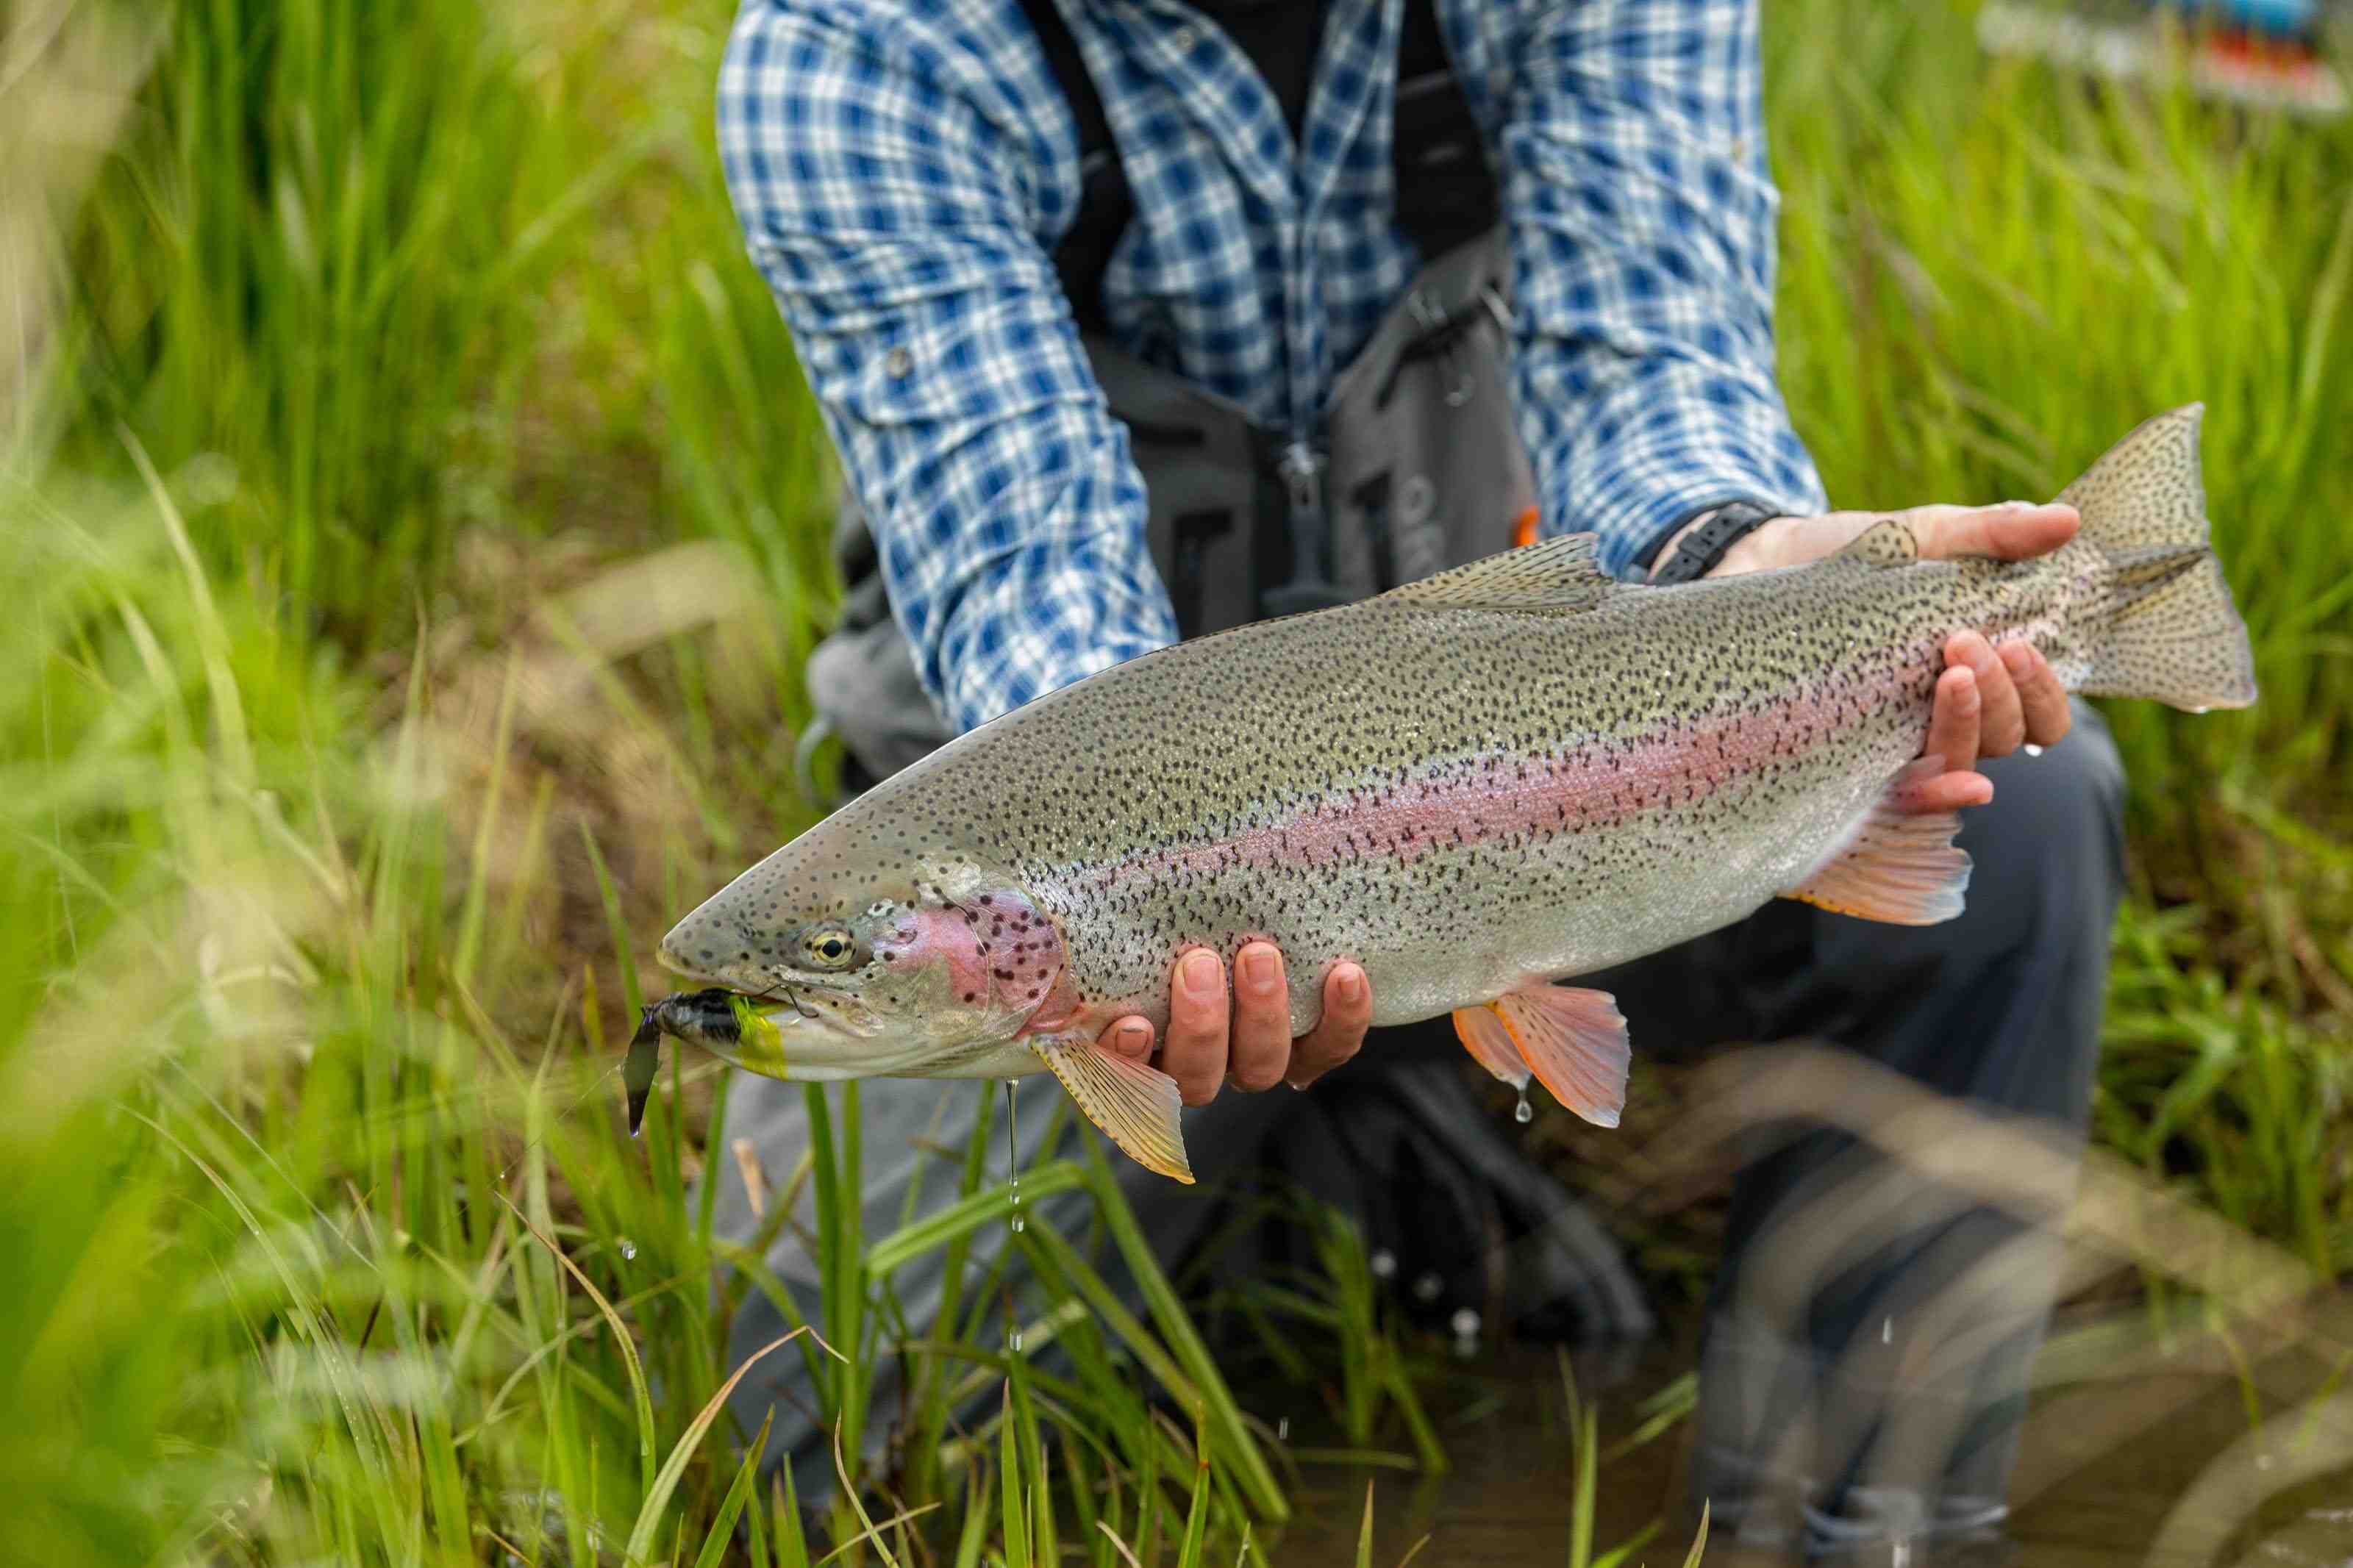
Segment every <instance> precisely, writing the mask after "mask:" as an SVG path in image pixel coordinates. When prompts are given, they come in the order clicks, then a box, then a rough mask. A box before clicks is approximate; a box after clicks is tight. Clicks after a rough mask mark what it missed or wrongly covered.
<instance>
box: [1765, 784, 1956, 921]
mask: <svg viewBox="0 0 2353 1568" xmlns="http://www.w3.org/2000/svg"><path fill="white" fill-rule="evenodd" d="M1944 771H1945V759H1944V758H1942V757H1936V756H1927V757H1922V758H1920V759H1919V760H1918V761H1916V762H1913V763H1907V764H1905V766H1904V767H1903V768H1902V769H1900V770H1899V771H1898V772H1897V773H1896V774H1895V776H1894V778H1892V779H1890V780H1888V781H1887V788H1886V789H1885V791H1883V793H1882V794H1881V795H1880V797H1879V798H1878V799H1877V800H1875V801H1873V803H1872V805H1871V809H1870V810H1869V811H1867V812H1865V813H1864V814H1863V816H1862V822H1860V823H1859V824H1857V825H1856V826H1855V829H1854V832H1853V833H1852V835H1851V836H1850V837H1848V839H1847V840H1846V842H1845V843H1843V844H1841V845H1840V846H1839V847H1838V848H1837V849H1836V850H1835V851H1833V852H1832V853H1831V858H1829V859H1827V860H1825V861H1823V862H1822V863H1821V864H1820V866H1817V867H1816V868H1814V870H1813V873H1812V874H1811V875H1810V876H1809V877H1808V878H1807V879H1805V880H1804V881H1802V882H1800V883H1799V884H1798V885H1797V886H1796V887H1794V888H1791V889H1788V890H1786V891H1785V892H1783V893H1782V895H1781V896H1782V897H1783V898H1785V899H1795V900H1798V901H1799V902H1800V903H1807V904H1812V905H1813V906H1815V907H1816V908H1817V909H1824V910H1831V911H1833V912H1834V913H1837V914H1842V915H1856V916H1859V917H1861V918H1862V919H1863V920H1867V921H1886V922H1888V923H1889V924H1891V925H1911V926H1920V925H1935V924H1936V923H1937V922H1938V921H1948V920H1951V919H1952V918H1953V917H1954V916H1955V915H1957V914H1959V913H1960V912H1961V910H1962V908H1963V907H1964V904H1965V897H1964V896H1965V895H1966V894H1967V893H1968V886H1969V857H1968V851H1966V850H1963V849H1959V848H1956V847H1954V844H1953V836H1954V835H1955V834H1957V833H1958V832H1959V831H1960V830H1961V819H1960V817H1959V816H1958V815H1957V814H1956V813H1953V812H1949V811H1939V812H1932V813H1928V814H1926V815H1923V814H1921V813H1917V812H1911V811H1906V810H1905V808H1904V797H1905V795H1906V794H1907V793H1908V792H1909V791H1910V790H1911V788H1912V787H1913V786H1914V785H1915V784H1922V783H1925V782H1926V781H1927V780H1929V779H1932V778H1935V777H1936V775H1938V774H1939V773H1943V772H1944Z"/></svg>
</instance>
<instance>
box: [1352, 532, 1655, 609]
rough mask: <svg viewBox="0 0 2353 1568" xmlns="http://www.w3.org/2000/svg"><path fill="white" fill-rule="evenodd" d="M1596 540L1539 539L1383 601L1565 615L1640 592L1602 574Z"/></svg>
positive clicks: (1577, 536) (1584, 536) (1574, 536)
mask: <svg viewBox="0 0 2353 1568" xmlns="http://www.w3.org/2000/svg"><path fill="white" fill-rule="evenodd" d="M1598 543H1599V535H1596V534H1591V533H1565V534H1562V535H1561V536H1559V537H1558V538H1556V539H1546V540H1541V541H1538V542H1536V543H1534V544H1528V545H1523V546H1521V547H1520V548H1519V549H1517V550H1506V551H1504V552H1503V553H1502V554H1500V555H1490V556H1488V557H1487V558H1486V559H1484V560H1482V561H1473V562H1472V563H1470V564H1469V565H1468V566H1457V567H1455V568H1454V569H1453V570H1452V571H1451V572H1440V573H1439V574H1437V575H1435V576H1431V577H1424V578H1422V579H1421V580H1420V581H1419V582H1418V583H1408V584H1405V585H1404V586H1403V587H1400V588H1391V589H1390V590H1389V591H1388V593H1386V594H1383V595H1381V597H1382V598H1384V599H1406V600H1410V601H1412V602H1414V603H1416V604H1424V605H1444V606H1450V607H1451V608H1455V609H1463V610H1516V611H1519V612H1521V613H1523V614H1526V615H1545V616H1567V615H1576V614H1577V613H1579V612H1580V611H1584V610H1590V609H1592V608H1593V607H1594V606H1595V605H1599V604H1600V603H1601V602H1602V601H1603V600H1604V599H1607V598H1609V597H1610V596H1612V595H1617V594H1631V593H1639V592H1641V589H1640V588H1638V587H1637V586H1635V585H1634V584H1628V583H1621V582H1620V581H1619V580H1618V579H1617V578H1615V577H1612V576H1611V575H1609V573H1607V572H1604V571H1603V570H1602V569H1601V562H1600V558H1599V556H1598V555H1597V554H1596V553H1595V551H1596V549H1597V546H1598Z"/></svg>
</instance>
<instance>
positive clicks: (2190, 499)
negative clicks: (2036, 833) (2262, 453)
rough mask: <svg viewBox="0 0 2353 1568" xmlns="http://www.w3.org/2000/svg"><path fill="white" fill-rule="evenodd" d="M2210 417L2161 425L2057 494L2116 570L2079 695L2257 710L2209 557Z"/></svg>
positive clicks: (2250, 657) (2141, 432)
mask: <svg viewBox="0 0 2353 1568" xmlns="http://www.w3.org/2000/svg"><path fill="white" fill-rule="evenodd" d="M2204 413H2205V407H2204V405H2201V404H2195V403H2193V404H2190V405H2189V406H2187V407H2184V408H2177V409H2175V410H2173V412H2171V413H2170V414H2160V415H2158V416H2157V417H2156V418H2154V419H2151V420H2149V421H2148V422H2147V423H2146V424H2144V425H2142V426H2140V427H2139V428H2138V429H2137V430H2135V431H2134V432H2133V433H2132V434H2131V435H2129V436H2126V437H2125V438H2124V439H2123V440H2121V441H2119V442H2117V443H2116V445H2115V446H2114V447H2110V448H2109V449H2108V451H2107V453H2106V454H2105V456H2103V457H2102V458H2100V460H2099V461H2097V462H2095V463H2094V464H2093V465H2092V466H2091V468H2088V469H2086V470H2085V471H2084V477H2083V478H2081V479H2077V480H2076V481H2075V482H2074V483H2073V484H2072V485H2069V486H2068V487H2067V488H2066V489H2064V490H2063V491H2061V492H2060V494H2059V501H2060V504H2062V505H2065V506H2072V507H2073V508H2074V509H2075V510H2076V511H2077V512H2079V513H2080V514H2081V515H2082V517H2083V520H2084V524H2083V531H2082V532H2081V533H2080V534H2079V535H2078V536H2077V537H2078V538H2079V540H2080V541H2081V542H2083V543H2084V544H2086V545H2089V546H2090V547H2091V548H2092V549H2094V550H2095V551H2097V552H2099V553H2100V555H2101V556H2102V557H2103V558H2104V559H2105V562H2106V563H2107V566H2108V569H2109V581H2110V586H2111V595H2110V598H2109V607H2108V613H2107V620H2106V625H2105V627H2096V626H2095V627H2094V628H2092V629H2091V631H2090V637H2089V643H2090V649H2089V651H2090V654H2091V670H2090V673H2089V674H2088V675H2087V676H2086V677H2085V678H2084V683H2083V687H2082V689H2083V690H2084V691H2087V692H2089V693H2091V694H2093V695H2094V696H2098V697H2140V698H2147V699H2149V700H2154V701H2158V702H2165V703H2170V704H2171V705H2172V706H2174V707H2176V708H2185V709H2188V710H2190V711H2192V712H2199V711H2202V710H2206V709H2209V708H2244V707H2246V706H2248V705H2249V704H2250V703H2252V702H2253V701H2254V700H2255V662H2254V653H2253V648H2252V647H2250V646H2249V644H2248V640H2247V627H2246V623H2245V622H2244V621H2242V620H2241V619H2240V618H2239V611H2238V606H2237V605H2235V604H2233V603H2232V598H2231V585H2230V584H2229V583H2228V582H2227V581H2225V580H2224V578H2223V576H2222V564H2221V562H2220V561H2218V560H2216V559H2215V557H2214V553H2213V552H2212V551H2211V549H2209V548H2208V544H2207V542H2208V534H2209V525H2208V523H2207V521H2206V485H2205V480H2204V479H2203V477H2202V475H2201V473H2200V466H2199V460H2198V429H2199V423H2200V418H2201V417H2202V416H2203V415H2204Z"/></svg>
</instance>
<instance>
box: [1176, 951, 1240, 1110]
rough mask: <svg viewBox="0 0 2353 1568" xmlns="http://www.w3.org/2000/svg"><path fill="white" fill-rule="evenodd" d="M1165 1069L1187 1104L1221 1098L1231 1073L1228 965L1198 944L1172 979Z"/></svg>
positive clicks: (1204, 1103) (1197, 1103)
mask: <svg viewBox="0 0 2353 1568" xmlns="http://www.w3.org/2000/svg"><path fill="white" fill-rule="evenodd" d="M1160 1070H1161V1071H1162V1072H1165V1073H1166V1074H1167V1075H1168V1076H1169V1077H1170V1078H1173V1079H1176V1087H1177V1088H1178V1089H1182V1090H1183V1091H1184V1094H1185V1103H1186V1104H1187V1105H1207V1104H1208V1103H1209V1101H1211V1100H1215V1099H1217V1098H1218V1085H1219V1084H1220V1083H1222V1082H1224V1081H1225V1077H1226V966H1225V965H1224V964H1222V963H1219V962H1218V955H1217V954H1216V953H1214V952H1210V951H1209V950H1208V949H1207V948H1205V947H1197V948H1195V949H1194V950H1193V951H1192V952H1188V953H1187V954H1185V956H1184V957H1182V958H1180V959H1178V960H1177V961H1176V977H1175V978H1174V979H1173V980H1171V981H1170V982H1169V984H1168V1043H1167V1044H1166V1045H1165V1046H1163V1047H1161V1050H1160Z"/></svg>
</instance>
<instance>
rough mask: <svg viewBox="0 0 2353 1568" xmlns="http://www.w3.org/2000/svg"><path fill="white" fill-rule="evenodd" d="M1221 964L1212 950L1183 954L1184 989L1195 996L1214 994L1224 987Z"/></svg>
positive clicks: (1221, 990)
mask: <svg viewBox="0 0 2353 1568" xmlns="http://www.w3.org/2000/svg"><path fill="white" fill-rule="evenodd" d="M1222 968H1223V966H1222V965H1220V964H1219V963H1218V955H1217V954H1216V953H1214V952H1190V953H1187V954H1186V955H1185V965H1184V970H1183V977H1184V981H1185V989H1186V990H1187V991H1189V992H1191V993H1192V994H1194V995H1196V996H1215V995H1218V994H1220V993H1222V992H1223V991H1224V990H1225V988H1226V981H1225V975H1224V974H1223V973H1220V971H1221V970H1222Z"/></svg>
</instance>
